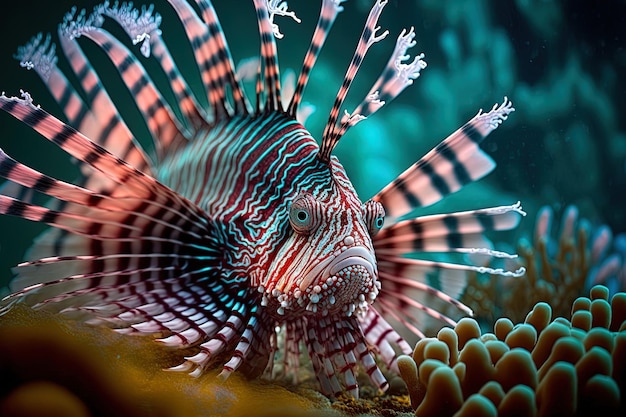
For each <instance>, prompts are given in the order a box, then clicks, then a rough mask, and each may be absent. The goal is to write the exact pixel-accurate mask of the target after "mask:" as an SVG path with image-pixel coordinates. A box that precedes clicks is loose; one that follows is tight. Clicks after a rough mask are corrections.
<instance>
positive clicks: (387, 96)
mask: <svg viewBox="0 0 626 417" xmlns="http://www.w3.org/2000/svg"><path fill="white" fill-rule="evenodd" d="M414 38H415V32H414V30H413V28H411V29H410V30H408V31H407V30H406V29H404V30H402V33H400V35H399V36H398V39H397V40H396V47H395V48H394V50H393V53H392V54H391V58H389V61H388V62H387V65H386V66H385V69H384V70H383V73H382V74H381V75H380V77H379V78H378V80H376V83H374V86H373V87H372V89H371V90H370V91H369V93H368V94H367V96H366V97H368V98H369V99H366V100H364V101H363V102H362V103H361V104H360V105H359V106H358V107H357V108H356V110H354V112H352V114H360V115H361V116H363V117H369V116H370V115H372V114H374V113H375V112H376V111H377V110H378V109H380V108H381V107H382V105H383V104H386V103H389V102H390V101H391V100H393V99H394V98H396V97H397V96H398V95H399V94H400V93H401V92H402V91H404V89H405V88H407V87H408V86H410V85H412V84H413V80H415V79H416V78H417V77H419V76H420V72H421V71H422V70H423V69H424V68H426V61H424V54H423V53H422V54H419V55H416V56H415V57H414V58H413V61H412V62H411V63H409V64H407V63H405V62H404V61H406V60H407V59H409V55H407V50H408V49H409V48H412V47H413V46H415V44H416V42H415V41H414V40H413V39H414ZM342 134H343V133H342Z"/></svg>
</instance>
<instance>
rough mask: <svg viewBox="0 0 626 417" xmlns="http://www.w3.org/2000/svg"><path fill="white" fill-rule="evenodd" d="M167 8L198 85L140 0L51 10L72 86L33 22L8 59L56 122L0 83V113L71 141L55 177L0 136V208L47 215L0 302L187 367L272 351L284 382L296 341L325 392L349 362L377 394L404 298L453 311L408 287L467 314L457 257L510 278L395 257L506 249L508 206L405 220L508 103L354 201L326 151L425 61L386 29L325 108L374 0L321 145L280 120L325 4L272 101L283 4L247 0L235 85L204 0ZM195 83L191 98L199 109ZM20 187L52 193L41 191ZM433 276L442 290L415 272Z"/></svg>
mask: <svg viewBox="0 0 626 417" xmlns="http://www.w3.org/2000/svg"><path fill="white" fill-rule="evenodd" d="M169 3H170V5H171V6H172V10H173V12H174V13H176V14H177V16H178V18H179V19H180V21H181V22H182V23H183V27H184V30H185V32H186V35H187V37H188V39H189V42H190V44H191V45H192V47H193V51H194V56H195V61H196V62H195V64H196V65H197V68H198V71H199V73H200V75H201V79H202V81H203V84H204V90H203V91H200V92H198V91H192V89H191V88H190V87H189V86H188V85H187V82H186V80H185V74H184V71H182V70H179V68H178V67H177V66H176V64H175V63H174V60H173V58H172V56H171V55H170V52H169V50H168V48H167V46H166V43H165V42H164V41H163V39H162V37H161V35H162V32H161V30H160V29H159V24H160V16H158V15H157V14H155V13H154V12H153V10H152V8H144V9H142V10H141V11H139V10H136V9H133V7H132V5H128V4H122V5H115V6H113V7H110V6H109V5H108V4H105V5H102V6H99V7H97V8H96V9H95V10H94V12H93V14H92V15H90V16H87V15H86V14H78V15H76V14H75V11H74V12H72V13H70V14H68V16H67V17H66V19H65V21H64V23H63V24H62V25H61V27H60V31H59V32H60V36H59V37H60V41H61V47H62V49H63V52H64V54H65V56H66V57H67V59H68V63H69V66H70V68H71V69H72V71H73V72H74V73H75V74H76V77H77V79H78V81H79V84H80V86H79V87H75V86H73V85H72V84H71V83H70V82H68V80H67V78H66V77H65V75H64V74H63V72H62V71H61V70H59V69H58V68H57V66H56V61H57V57H56V55H55V51H54V48H53V47H52V46H51V43H50V39H49V38H43V37H41V36H39V37H36V38H34V39H33V41H32V42H31V44H29V45H27V46H26V47H23V48H21V49H20V51H19V53H18V56H19V58H20V60H21V63H22V65H23V66H25V67H27V68H32V69H35V70H36V71H37V72H38V74H39V75H40V76H41V78H42V79H43V80H44V82H46V84H47V85H48V87H49V88H50V91H51V93H52V95H53V96H54V97H55V99H56V100H57V102H59V104H60V106H61V108H62V109H63V111H64V113H65V115H66V117H67V123H65V122H62V121H60V120H59V119H57V118H56V117H54V116H52V115H50V114H48V113H46V112H45V111H44V110H42V109H40V108H39V107H38V106H36V105H34V104H33V101H32V98H31V97H30V95H29V94H28V93H23V94H22V98H16V97H7V96H4V95H2V96H0V108H2V109H3V110H4V111H6V112H8V113H10V114H11V115H13V116H14V117H16V118H18V119H20V120H22V121H23V122H24V123H26V124H27V125H29V126H31V127H32V128H33V129H35V130H36V131H38V132H39V133H40V134H41V135H42V136H44V137H46V138H47V139H48V140H50V141H52V142H54V143H55V144H57V145H58V146H59V147H61V148H62V149H63V150H65V151H66V152H68V153H69V154H70V155H71V156H73V157H74V159H75V160H76V161H77V163H78V164H79V166H80V168H81V172H82V173H83V178H81V179H79V180H77V181H76V182H75V183H68V182H64V181H61V180H58V179H55V178H52V177H49V176H46V175H45V174H44V173H41V172H38V171H36V170H34V169H32V168H30V167H28V166H26V165H23V164H21V163H19V162H18V161H15V160H13V159H12V158H11V157H10V156H8V155H7V154H5V153H4V152H2V151H0V175H1V176H3V177H4V178H6V179H7V180H8V182H7V183H6V185H5V186H4V187H3V188H2V190H1V194H0V213H3V214H9V215H15V216H18V217H22V218H25V219H28V220H32V221H38V222H44V223H47V224H49V225H51V226H53V227H52V228H51V229H50V230H49V231H47V232H45V233H44V234H43V235H42V236H41V237H40V238H38V240H37V241H36V242H35V243H34V245H33V247H32V248H31V250H30V252H29V254H28V260H27V261H26V262H24V263H22V264H20V265H19V266H18V268H16V271H17V277H16V278H15V280H14V281H13V283H12V291H13V293H12V294H11V295H9V296H7V297H6V298H5V299H4V300H3V302H2V304H1V305H0V312H2V311H6V310H8V309H9V308H11V306H12V305H14V304H15V303H18V302H24V303H27V304H29V305H32V306H33V308H42V309H47V310H50V311H54V312H57V313H59V314H62V315H64V316H67V317H70V318H73V319H77V320H84V321H87V322H89V323H92V324H94V325H106V326H109V327H112V328H114V329H116V331H118V332H121V333H128V334H150V335H152V336H153V337H155V339H156V340H157V341H158V342H160V343H162V344H164V345H166V346H171V347H172V348H174V349H183V350H185V351H187V350H186V349H188V348H193V349H194V352H195V353H194V354H192V355H190V356H187V357H184V358H181V364H180V365H179V366H176V367H174V368H172V369H173V370H179V371H185V372H189V373H190V374H192V375H194V376H199V375H201V374H203V373H204V371H205V370H207V369H211V368H215V367H217V366H221V367H222V372H221V375H222V376H224V377H226V376H228V375H229V374H230V373H231V372H233V371H235V370H237V371H240V372H242V373H244V374H247V375H249V376H253V377H254V376H259V375H261V374H264V373H267V374H270V375H274V374H275V372H274V370H275V368H276V367H275V366H274V361H275V360H277V359H278V360H281V361H282V370H283V372H285V373H292V374H294V376H296V377H297V374H298V367H299V363H300V357H301V355H302V354H304V353H305V352H306V353H307V354H308V356H309V357H310V359H311V362H312V366H313V368H314V370H315V373H316V376H317V379H318V381H319V383H320V388H321V390H322V392H323V393H324V394H327V395H331V396H332V395H336V394H338V393H340V392H342V391H348V392H350V393H352V394H353V395H355V396H356V395H358V385H357V383H356V372H357V371H358V369H359V368H362V369H364V371H365V372H366V373H367V374H368V375H369V377H370V379H371V380H372V382H373V383H374V384H375V385H376V386H377V387H379V388H380V389H383V390H384V389H386V387H387V386H388V384H387V381H386V379H385V377H384V376H383V374H382V372H381V370H380V369H379V367H378V365H377V362H376V357H379V358H380V359H382V361H383V362H384V363H385V365H386V366H387V367H389V368H390V369H391V370H396V366H395V360H396V357H397V355H398V354H400V353H409V352H410V351H411V348H410V346H409V344H408V343H407V342H406V341H405V340H404V339H403V338H402V337H401V336H400V333H399V332H398V331H399V330H400V329H396V328H394V327H393V326H392V325H391V324H390V323H389V322H388V321H387V319H389V318H390V319H392V321H393V322H394V323H397V325H399V326H401V327H405V328H407V329H408V331H410V332H412V333H415V334H416V335H418V336H423V335H422V332H421V330H420V317H421V316H420V313H424V312H425V313H426V314H427V315H430V316H432V317H434V318H436V319H438V320H441V321H443V322H447V323H454V320H452V319H451V318H449V317H448V316H447V315H446V314H444V313H442V312H439V311H437V310H436V309H433V308H430V307H428V306H427V305H425V303H424V302H423V301H422V298H423V297H424V296H426V297H434V298H437V299H439V300H441V301H443V302H444V303H445V304H447V305H448V306H449V307H451V308H454V309H458V310H460V311H461V312H462V313H471V312H470V311H469V310H468V309H467V308H466V307H465V306H463V305H462V304H460V303H459V302H458V301H456V299H455V298H456V297H457V296H458V295H459V294H460V292H461V291H462V290H463V284H462V283H461V284H460V285H457V288H456V289H452V288H453V287H454V285H453V283H454V282H458V273H459V272H460V273H461V274H464V273H465V272H466V271H478V272H485V273H491V274H500V275H508V276H511V275H513V276H518V275H520V274H522V273H523V271H522V270H520V271H506V270H501V269H490V268H485V267H482V266H474V265H471V264H465V263H451V262H444V261H433V260H420V259H415V257H407V256H405V255H410V254H413V255H414V254H419V253H422V252H434V253H455V254H461V255H463V254H482V255H485V256H491V257H504V258H506V257H511V256H514V255H508V254H505V253H502V252H497V251H494V250H492V249H491V247H490V243H489V241H488V240H487V239H486V238H484V236H483V232H484V231H485V230H504V229H510V228H512V227H515V226H516V225H517V223H518V221H519V218H520V215H523V214H524V213H523V211H522V210H521V207H520V206H519V204H514V205H511V206H503V207H493V208H487V209H479V210H471V211H465V212H458V213H450V214H442V215H431V216H423V217H416V218H411V217H407V215H408V214H409V213H410V212H411V211H412V210H414V209H416V208H419V207H422V206H426V205H429V204H432V203H435V202H437V201H439V200H440V199H441V198H443V197H444V196H445V195H447V194H449V193H452V192H454V191H456V190H458V189H460V188H461V187H462V186H463V185H465V184H467V183H469V182H471V181H474V180H476V179H479V178H481V177H482V176H484V175H486V174H487V173H489V172H490V171H491V170H492V169H493V168H494V166H495V164H494V162H493V161H492V160H491V158H489V156H488V155H486V154H485V153H484V152H483V151H482V150H481V149H480V147H479V144H480V142H481V141H482V140H483V139H484V138H485V137H486V136H487V135H488V134H489V133H490V132H491V131H493V130H494V129H495V128H496V127H497V126H498V125H499V124H500V123H501V122H502V121H503V120H504V119H506V117H507V116H508V114H509V113H510V112H511V111H513V108H512V107H511V103H510V102H509V101H508V100H506V99H505V101H504V103H503V104H502V105H500V106H497V105H496V106H494V107H493V109H492V110H491V111H489V112H487V113H483V112H479V113H478V114H477V115H476V116H475V117H474V118H472V119H471V120H470V121H469V122H468V123H467V124H465V125H464V126H463V127H462V128H460V129H458V130H457V131H455V132H454V133H452V134H451V135H450V136H449V137H448V138H447V139H445V140H444V141H443V142H441V143H440V144H439V145H438V146H437V147H435V148H434V149H433V150H432V151H431V152H430V153H428V154H427V155H426V156H424V157H423V158H422V159H420V160H419V161H418V162H417V163H415V164H414V165H413V166H411V167H409V168H408V169H407V170H406V171H405V172H404V173H402V174H401V175H400V176H399V177H398V178H397V179H396V180H394V181H393V182H391V183H390V184H389V185H388V186H387V187H385V188H383V189H382V190H381V191H380V192H379V193H377V194H376V195H375V196H374V197H373V198H372V199H370V200H368V201H365V202H363V201H361V200H360V199H359V197H358V196H357V193H356V191H355V190H354V187H353V186H352V184H351V182H350V180H349V178H348V177H347V174H346V172H345V170H344V169H343V167H342V165H341V164H340V162H339V161H338V160H337V158H336V157H334V156H332V155H331V153H332V150H333V149H334V147H335V145H336V144H337V143H338V142H339V140H340V138H341V137H342V136H343V135H344V134H345V133H346V132H347V131H348V130H349V128H350V127H352V126H354V125H355V124H356V123H359V122H360V121H362V120H364V119H365V118H366V117H369V116H370V115H372V114H373V113H375V112H376V111H377V110H378V109H379V108H380V107H381V106H382V105H384V104H385V103H386V102H389V101H391V100H392V99H393V98H394V97H395V96H397V95H398V94H400V92H401V91H402V90H403V89H404V88H406V87H407V86H409V85H410V84H411V83H412V82H413V80H414V79H415V78H417V77H418V76H419V73H420V71H421V70H422V69H423V68H425V66H426V64H425V63H424V61H423V60H422V58H423V55H418V56H416V57H415V58H414V59H413V61H412V62H407V59H408V55H407V50H408V49H409V48H410V47H412V46H414V44H415V42H414V41H413V37H414V33H413V31H412V30H410V31H406V30H405V31H403V32H402V33H401V34H400V35H399V37H398V40H397V42H396V49H395V50H394V52H393V54H392V57H391V58H390V60H389V63H388V64H387V66H386V67H385V69H384V71H383V73H382V74H381V76H380V78H379V79H378V81H377V82H376V83H375V85H374V87H373V88H372V90H371V91H370V92H369V93H368V95H367V96H366V97H365V99H364V100H363V102H362V103H361V104H360V105H359V106H358V107H357V108H356V109H355V110H354V111H353V112H352V113H348V112H346V113H345V115H344V116H343V117H339V115H340V113H341V110H342V106H343V103H344V99H345V97H346V95H347V93H348V90H349V88H350V84H351V82H352V80H353V78H354V76H355V74H356V72H357V71H358V69H359V66H360V64H361V62H362V60H363V56H364V55H365V53H366V52H367V50H368V48H369V47H371V46H372V45H374V44H375V43H377V42H379V41H381V40H382V39H384V38H385V37H386V35H387V32H383V33H378V30H379V29H378V28H377V21H378V18H379V16H380V14H381V13H382V10H383V7H384V5H385V3H386V1H383V0H378V1H376V2H375V4H374V6H373V8H372V10H371V12H370V14H369V16H368V19H367V21H366V22H365V27H364V30H363V33H362V35H361V38H360V40H359V42H358V44H357V47H356V52H355V54H354V56H353V59H352V61H351V63H350V65H349V67H348V70H347V72H346V76H345V78H344V82H343V83H342V85H341V87H340V88H339V91H338V94H337V99H336V101H335V103H334V106H333V108H332V109H331V112H330V115H329V120H328V123H327V125H326V128H325V130H324V133H323V136H322V138H321V140H320V141H319V145H318V141H316V140H315V139H314V138H313V137H312V136H311V134H310V133H309V132H308V131H307V130H306V128H305V127H304V125H303V123H304V121H303V120H301V121H299V120H298V116H299V115H301V114H302V113H301V112H300V111H301V110H302V106H301V105H300V103H301V100H302V94H303V91H304V89H305V87H306V84H307V80H308V76H309V73H310V71H311V70H312V69H313V67H314V65H315V62H316V59H317V56H318V53H319V51H320V49H321V47H322V45H323V43H324V41H325V39H326V36H327V34H328V30H329V29H330V27H331V26H332V24H333V22H334V21H335V18H336V17H337V14H338V13H339V12H340V11H341V10H342V8H341V6H340V3H341V2H340V1H337V0H322V8H321V13H320V18H319V20H318V24H317V26H316V29H315V32H314V34H313V36H312V41H311V46H310V47H309V49H308V52H307V53H306V55H305V58H304V63H303V67H302V70H301V73H300V76H299V77H298V79H297V81H296V82H295V85H294V86H292V87H293V90H292V94H289V97H287V99H289V102H288V103H283V102H282V100H284V98H283V97H282V94H281V83H280V74H279V66H278V61H277V53H276V45H275V42H274V38H275V37H276V38H279V37H282V33H280V30H279V28H278V26H277V24H276V23H275V21H274V19H276V18H278V17H281V16H287V17H292V18H294V19H297V18H296V17H295V14H293V12H291V11H288V10H287V8H286V4H285V5H283V4H279V2H277V1H272V0H270V1H268V2H266V1H264V0H254V6H255V9H256V13H257V19H258V23H259V33H260V37H261V51H260V59H259V60H258V63H257V64H256V68H257V70H256V77H255V79H256V85H255V89H256V94H255V97H254V99H253V100H249V99H248V97H247V96H246V94H245V92H244V89H243V87H242V77H244V76H243V75H242V74H241V73H239V72H238V71H236V70H235V67H234V64H233V62H232V59H231V57H230V51H229V49H228V46H227V43H226V38H225V37H224V35H223V33H222V31H221V28H220V25H219V22H218V20H217V16H216V14H215V12H214V10H213V7H212V5H211V3H210V2H209V1H208V0H196V5H197V6H198V11H199V13H196V10H195V9H194V8H193V7H191V5H190V4H188V3H187V2H186V1H184V0H169ZM105 20H112V21H113V22H115V23H116V24H118V25H120V26H121V27H122V29H124V30H125V31H126V32H127V33H128V35H129V36H130V38H131V40H132V41H133V43H135V44H139V45H140V47H139V52H140V53H141V55H143V56H144V57H145V58H146V59H154V60H156V62H157V63H158V64H159V66H160V67H161V68H162V69H163V71H164V74H165V75H166V76H167V77H168V80H169V82H170V87H171V91H172V92H173V94H174V96H175V98H176V101H175V102H174V103H168V102H167V101H166V100H165V99H163V97H162V95H161V92H160V91H159V88H157V86H156V84H155V83H153V82H152V79H151V77H150V74H149V72H148V71H147V70H146V69H145V68H144V67H143V65H142V63H141V62H142V61H141V60H142V59H144V58H140V57H138V56H137V54H136V52H133V51H131V50H129V49H128V48H127V47H126V46H125V45H124V44H123V43H121V42H120V41H119V40H117V39H116V38H115V37H114V36H112V35H111V34H110V33H109V32H108V31H107V30H106V29H104V28H103V26H102V25H103V22H104V21H105ZM164 37H165V36H164ZM78 38H86V39H88V40H89V41H91V42H94V43H95V44H97V45H99V46H100V47H101V48H102V49H103V50H104V51H105V53H106V54H107V56H108V57H109V58H110V59H111V61H112V62H113V63H114V64H115V66H116V67H117V68H118V71H119V73H120V77H121V79H122V81H123V82H124V83H125V85H126V86H127V88H128V89H129V91H130V92H131V93H132V94H133V97H134V98H135V100H136V104H137V107H138V109H139V110H140V112H141V114H142V116H143V118H144V120H145V122H146V126H147V127H148V131H149V132H150V135H151V139H152V141H153V144H154V152H147V151H145V150H144V149H143V148H142V146H141V144H140V143H141V141H139V140H137V138H136V137H135V136H134V135H135V133H134V132H132V130H131V129H130V128H129V127H128V125H127V124H126V122H125V121H124V117H123V116H122V115H121V114H120V112H119V111H118V105H117V104H116V103H115V102H114V101H113V100H112V99H111V98H110V97H109V95H108V93H107V92H106V89H105V88H104V86H103V84H102V83H101V82H100V80H99V77H98V72H97V69H94V68H92V66H91V63H90V62H89V60H88V58H87V57H86V56H85V55H84V54H83V53H82V50H81V46H80V43H79V42H78ZM80 90H82V91H80ZM198 94H204V95H206V102H207V103H208V105H202V104H199V103H200V102H201V100H199V99H197V95H198ZM251 103H254V104H251ZM25 190H34V191H36V192H38V193H42V194H44V195H47V196H49V197H50V198H51V201H50V203H49V204H47V205H46V206H39V205H37V204H35V203H34V201H33V200H30V199H29V198H27V197H24V196H27V195H28V193H24V191H25ZM433 271H435V272H439V273H440V275H441V278H440V279H441V282H442V283H443V287H445V288H444V289H450V291H449V292H451V294H446V293H445V292H442V291H440V290H438V289H435V288H433V287H431V286H430V285H428V282H427V281H428V280H427V276H428V274H430V273H432V272H433ZM447 274H452V275H447ZM448 277H449V278H448ZM461 281H462V280H461ZM277 328H279V329H280V333H281V336H280V337H277V334H276V329H277ZM274 376H276V375H274Z"/></svg>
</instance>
